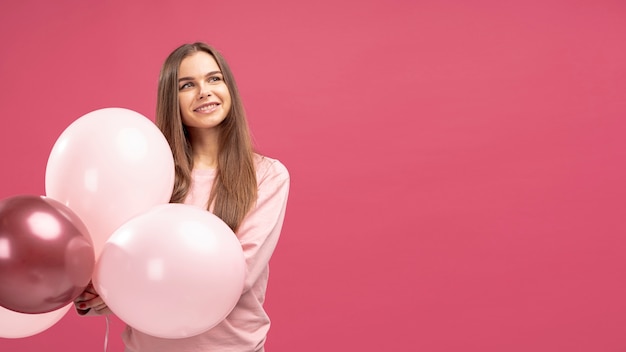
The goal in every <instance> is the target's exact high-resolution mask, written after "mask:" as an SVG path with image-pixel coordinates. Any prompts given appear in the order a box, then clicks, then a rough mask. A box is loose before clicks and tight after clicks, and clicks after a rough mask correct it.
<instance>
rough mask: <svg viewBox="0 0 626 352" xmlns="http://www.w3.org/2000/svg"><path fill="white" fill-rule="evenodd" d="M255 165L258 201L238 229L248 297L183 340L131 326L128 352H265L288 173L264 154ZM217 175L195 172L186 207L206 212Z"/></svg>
mask: <svg viewBox="0 0 626 352" xmlns="http://www.w3.org/2000/svg"><path fill="white" fill-rule="evenodd" d="M255 166H256V177H257V183H258V187H259V193H258V195H259V196H258V200H257V203H256V206H255V207H254V208H253V209H252V210H251V211H250V213H248V215H247V216H246V218H245V219H244V220H243V222H242V223H241V226H240V227H239V230H238V231H237V237H238V238H239V241H240V242H241V246H242V247H243V251H244V255H245V258H246V265H247V273H246V274H247V276H246V281H245V285H244V290H243V293H242V295H241V298H240V299H239V302H238V303H237V305H236V306H235V308H234V309H233V311H232V312H231V313H230V315H229V316H228V317H226V319H225V320H224V321H222V322H221V323H220V324H218V325H217V326H215V327H214V328H212V329H211V330H209V331H207V332H204V333H202V334H200V335H197V336H192V337H189V338H184V339H163V338H158V337H153V336H150V335H146V334H144V333H142V332H139V331H137V330H135V329H133V328H132V327H130V326H129V327H127V328H126V330H125V331H124V333H123V334H122V339H123V340H124V343H125V344H126V351H127V352H213V351H215V352H217V351H219V352H252V351H255V352H259V351H264V349H263V345H264V343H265V338H266V336H267V332H268V330H269V328H270V320H269V317H268V316H267V314H266V312H265V310H264V309H263V302H264V301H265V290H266V288H267V280H268V275H269V266H268V263H269V260H270V257H271V256H272V253H273V252H274V248H275V247H276V243H277V242H278V237H279V236H280V230H281V228H282V224H283V219H284V217H285V207H286V205H287V195H288V193H289V173H288V171H287V169H286V168H285V166H284V165H283V164H281V163H280V162H279V161H278V160H274V159H271V158H268V157H264V156H260V155H255ZM214 177H215V170H193V172H192V184H191V189H190V192H189V194H188V196H187V198H186V199H185V203H186V204H192V205H195V206H198V207H201V208H203V209H206V206H207V202H208V198H209V193H210V192H211V186H212V184H213V179H214ZM172 299H176V298H175V297H172ZM156 309H158V308H156ZM164 319H165V318H164Z"/></svg>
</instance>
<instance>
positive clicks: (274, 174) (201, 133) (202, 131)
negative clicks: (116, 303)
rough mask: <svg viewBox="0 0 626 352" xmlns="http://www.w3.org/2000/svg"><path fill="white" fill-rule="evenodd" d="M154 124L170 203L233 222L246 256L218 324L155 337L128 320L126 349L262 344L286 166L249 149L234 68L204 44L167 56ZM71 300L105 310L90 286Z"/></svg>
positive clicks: (82, 307) (181, 350)
mask: <svg viewBox="0 0 626 352" xmlns="http://www.w3.org/2000/svg"><path fill="white" fill-rule="evenodd" d="M156 123H157V125H158V126H159V128H160V129H161V131H162V132H163V134H164V135H165V137H166V138H167V140H168V142H169V144H170V147H171V149H172V153H173V155H174V161H175V164H176V182H175V185H174V192H173V194H172V199H171V202H173V203H186V204H192V205H196V206H198V207H202V208H204V209H207V210H208V211H211V212H213V213H214V214H215V215H217V216H219V217H220V218H221V219H222V220H224V222H225V223H226V224H228V225H229V226H230V227H231V229H233V231H234V232H235V233H236V235H237V237H238V238H239V241H240V242H241V245H242V248H243V251H244V255H245V258H246V265H247V273H246V281H245V285H244V290H243V293H242V295H241V297H240V299H239V302H238V303H237V305H236V306H235V308H234V309H233V310H232V312H231V313H230V315H229V316H228V317H227V318H226V319H225V320H224V321H222V322H221V323H220V324H218V325H217V326H216V327H214V328H212V329H210V330H209V331H207V332H205V333H202V334H200V335H197V336H193V337H189V338H184V339H163V338H157V337H153V336H148V335H146V334H143V333H141V332H139V331H137V330H135V329H133V328H132V327H127V329H126V331H125V332H124V334H123V340H124V343H125V344H126V351H128V352H144V351H150V352H160V351H163V352H166V351H167V352H170V351H171V352H174V351H176V352H187V351H197V352H200V351H202V352H204V351H206V352H208V351H220V352H227V351H233V352H234V351H241V352H244V351H245V352H250V351H264V347H263V346H264V343H265V339H266V337H267V332H268V330H269V327H270V321H269V318H268V316H267V314H266V312H265V310H264V309H263V302H264V300H265V291H266V287H267V281H268V274H269V271H268V262H269V260H270V257H271V255H272V253H273V251H274V248H275V247H276V243H277V241H278V237H279V235H280V230H281V228H282V223H283V219H284V216H285V207H286V203H287V196H288V193H289V173H288V171H287V169H286V168H285V167H284V166H283V165H282V164H281V163H280V162H279V161H277V160H274V159H271V158H268V157H265V156H261V155H259V154H256V153H254V152H253V149H252V143H251V138H250V134H249V131H248V126H247V122H246V118H245V114H244V110H243V105H242V102H241V98H240V96H239V92H238V90H237V86H236V84H235V80H234V77H233V75H232V72H231V71H230V68H229V67H228V64H227V63H226V61H225V60H224V58H223V57H222V56H221V55H220V54H219V53H218V52H217V51H216V50H214V49H213V48H211V47H210V46H208V45H207V44H204V43H194V44H185V45H182V46H180V47H179V48H177V49H176V50H174V51H173V52H172V53H171V54H170V55H169V57H168V58H167V59H166V61H165V63H164V64H163V67H162V69H161V75H160V78H159V88H158V100H157V118H156ZM76 304H77V308H78V309H79V312H84V311H88V310H90V309H92V308H93V312H92V313H95V314H107V313H109V310H108V308H107V307H106V304H105V303H104V302H103V301H102V299H101V298H100V297H99V296H97V293H95V291H94V290H93V288H89V289H88V290H87V291H86V292H85V293H84V294H83V295H82V296H81V297H79V298H78V299H77V300H76ZM155 309H158V307H155ZM164 319H167V317H164Z"/></svg>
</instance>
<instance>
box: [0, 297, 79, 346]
mask: <svg viewBox="0 0 626 352" xmlns="http://www.w3.org/2000/svg"><path fill="white" fill-rule="evenodd" d="M72 306H73V303H70V304H68V305H66V306H65V307H63V308H60V309H57V310H54V311H52V312H48V313H42V314H25V313H18V312H14V311H12V310H9V309H6V308H3V307H0V337H4V338H8V339H19V338H24V337H29V336H33V335H37V334H39V333H40V332H43V331H45V330H48V329H49V328H51V327H52V326H53V325H54V324H56V323H57V322H58V321H59V320H61V318H63V317H64V316H65V314H66V313H67V311H68V310H69V309H70V308H71V307H72Z"/></svg>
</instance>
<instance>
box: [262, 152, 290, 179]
mask: <svg viewBox="0 0 626 352" xmlns="http://www.w3.org/2000/svg"><path fill="white" fill-rule="evenodd" d="M254 167H255V169H256V174H257V179H259V181H261V180H262V179H266V178H273V179H276V178H278V179H289V171H288V170H287V167H286V166H285V165H284V164H283V163H281V162H280V161H279V160H278V159H274V158H270V157H268V156H265V155H261V154H258V153H255V154H254Z"/></svg>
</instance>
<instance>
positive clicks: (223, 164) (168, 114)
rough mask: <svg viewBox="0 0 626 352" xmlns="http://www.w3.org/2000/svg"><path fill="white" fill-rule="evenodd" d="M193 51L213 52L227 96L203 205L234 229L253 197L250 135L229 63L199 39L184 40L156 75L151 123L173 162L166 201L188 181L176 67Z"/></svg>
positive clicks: (188, 153)
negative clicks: (209, 187)
mask: <svg viewBox="0 0 626 352" xmlns="http://www.w3.org/2000/svg"><path fill="white" fill-rule="evenodd" d="M199 51H204V52H206V53H208V54H209V55H211V56H213V58H214V59H215V61H216V62H217V64H218V66H219V67H220V70H221V71H222V75H223V77H224V82H225V83H226V86H227V87H228V91H229V92H230V97H231V101H232V105H231V108H230V111H229V113H228V115H227V116H226V118H225V119H224V121H223V122H222V123H221V124H220V125H219V126H218V128H219V130H218V131H219V137H218V157H217V170H216V177H215V181H214V183H213V188H212V190H211V194H210V196H209V204H208V208H207V210H208V209H209V208H211V205H212V206H213V213H214V214H215V215H217V216H218V217H220V218H221V219H222V220H223V221H224V222H225V223H226V224H228V226H230V228H231V229H232V230H233V231H236V230H237V229H238V228H239V225H240V224H241V222H242V220H243V219H244V217H245V216H246V214H247V213H248V211H249V210H250V209H251V208H252V206H253V204H254V202H255V201H256V198H257V183H256V174H255V170H254V162H253V148H252V141H251V137H250V131H249V129H248V123H247V121H246V115H245V112H244V109H243V103H242V101H241V97H240V96H239V90H238V89H237V84H236V83H235V78H234V76H233V74H232V71H231V70H230V67H229V66H228V64H227V63H226V60H225V59H224V57H223V56H222V55H221V54H220V53H219V52H218V51H217V50H215V49H214V48H212V47H211V46H209V45H207V44H205V43H201V42H197V43H193V44H184V45H181V46H180V47H178V48H177V49H176V50H174V51H173V52H172V53H171V54H170V55H169V56H168V57H167V59H166V60H165V62H164V63H163V67H162V68H161V74H160V76H159V88H158V97H157V112H156V124H157V126H158V127H159V128H160V129H161V131H162V132H163V134H164V135H165V138H166V139H167V141H168V142H169V144H170V148H171V149H172V153H173V155H174V163H175V164H176V181H175V184H174V192H173V193H172V198H171V200H170V202H172V203H182V202H183V201H184V199H185V197H186V196H187V193H188V192H189V188H190V186H191V170H192V169H193V158H192V150H191V144H190V142H189V140H188V137H187V133H186V131H185V127H184V126H183V123H182V118H181V114H180V107H179V105H178V69H179V67H180V63H181V62H182V60H183V59H184V58H186V57H188V56H189V55H191V54H194V53H196V52H199Z"/></svg>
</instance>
